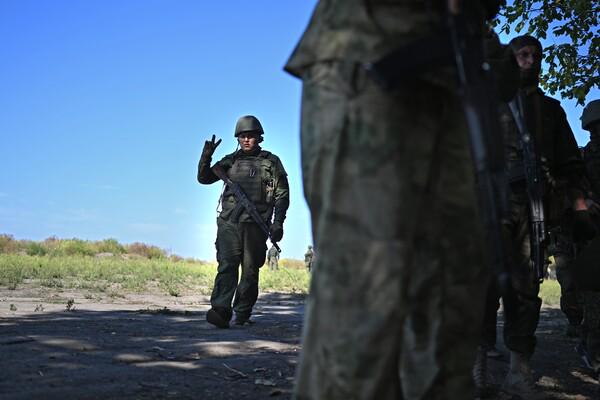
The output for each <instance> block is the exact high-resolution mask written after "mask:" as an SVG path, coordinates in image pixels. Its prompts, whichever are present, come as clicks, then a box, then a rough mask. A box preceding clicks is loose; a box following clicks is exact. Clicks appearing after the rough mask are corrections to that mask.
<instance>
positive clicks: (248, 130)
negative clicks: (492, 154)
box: [198, 115, 289, 328]
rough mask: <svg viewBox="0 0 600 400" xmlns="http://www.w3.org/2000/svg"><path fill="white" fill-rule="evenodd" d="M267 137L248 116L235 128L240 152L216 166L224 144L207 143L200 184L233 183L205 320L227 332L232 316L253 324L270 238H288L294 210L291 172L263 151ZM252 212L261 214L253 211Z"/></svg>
mask: <svg viewBox="0 0 600 400" xmlns="http://www.w3.org/2000/svg"><path fill="white" fill-rule="evenodd" d="M263 134H264V132H263V128H262V126H261V124H260V122H259V121H258V119H257V118H256V117H254V116H251V115H246V116H243V117H241V118H240V119H239V120H238V121H237V124H236V126H235V137H236V138H237V141H238V145H239V150H237V151H235V152H233V153H231V154H228V155H226V156H225V157H223V158H222V159H221V160H220V161H218V162H217V163H215V164H214V165H213V166H212V167H211V160H212V155H213V153H214V152H215V149H216V148H217V146H218V145H219V144H220V143H221V140H220V139H219V140H218V141H216V142H215V136H214V135H213V137H212V139H211V140H207V141H206V142H205V144H204V149H203V150H202V156H201V157H200V162H199V164H198V182H200V183H202V184H212V183H215V182H217V181H218V180H219V179H220V178H221V179H222V180H226V181H228V183H227V184H226V185H225V188H224V190H223V193H222V195H221V198H220V203H221V211H220V213H219V215H218V218H217V240H216V243H215V245H216V248H217V262H218V269H217V276H216V277H215V284H214V288H213V291H212V295H211V298H210V303H211V309H210V310H209V311H208V312H207V314H206V320H207V321H208V322H209V323H211V324H213V325H215V326H217V327H218V328H228V327H229V322H230V320H231V318H232V315H233V313H235V320H234V323H235V324H236V325H243V324H245V323H251V321H250V315H251V314H252V308H253V306H254V304H255V303H256V299H257V297H258V277H259V268H260V267H261V266H262V265H263V264H264V263H265V254H266V251H267V245H266V241H267V238H268V237H270V239H271V241H272V242H273V243H275V242H278V241H279V240H281V238H282V237H283V222H284V220H285V216H286V212H287V209H288V206H289V188H288V181H287V174H286V172H285V169H284V168H283V165H282V163H281V161H280V160H279V158H278V157H277V156H276V155H275V154H273V153H270V152H268V151H265V150H263V149H262V148H261V147H260V145H259V144H260V143H261V142H262V141H263ZM223 174H225V175H223ZM219 175H221V176H219ZM236 188H238V189H241V191H242V192H243V194H245V197H246V198H247V200H249V206H246V205H244V204H245V203H244V202H243V201H242V200H240V199H239V198H238V195H237V193H236V192H235V190H234V189H236ZM252 208H253V209H255V211H257V212H255V213H251V212H250V211H249V209H252ZM257 219H258V220H257ZM240 265H241V277H240V276H239V275H240V274H239V267H240ZM238 277H239V282H238ZM234 296H235V297H234ZM232 300H233V303H232Z"/></svg>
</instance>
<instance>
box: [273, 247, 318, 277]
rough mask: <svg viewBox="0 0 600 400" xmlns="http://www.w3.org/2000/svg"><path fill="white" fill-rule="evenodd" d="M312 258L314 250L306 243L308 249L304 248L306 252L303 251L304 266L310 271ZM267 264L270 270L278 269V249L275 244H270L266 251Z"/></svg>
mask: <svg viewBox="0 0 600 400" xmlns="http://www.w3.org/2000/svg"><path fill="white" fill-rule="evenodd" d="M314 258H315V251H314V250H313V247H312V246H311V245H308V249H307V250H306V253H304V268H306V270H307V271H308V272H311V270H312V266H313V263H314ZM267 264H269V269H270V270H271V271H275V270H277V269H279V250H277V248H276V247H275V246H271V247H270V248H269V251H268V252H267Z"/></svg>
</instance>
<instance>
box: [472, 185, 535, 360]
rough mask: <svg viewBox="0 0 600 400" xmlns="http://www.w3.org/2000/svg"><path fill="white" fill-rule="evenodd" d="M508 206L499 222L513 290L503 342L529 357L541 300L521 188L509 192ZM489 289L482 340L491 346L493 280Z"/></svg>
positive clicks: (494, 307)
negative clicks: (504, 216)
mask: <svg viewBox="0 0 600 400" xmlns="http://www.w3.org/2000/svg"><path fill="white" fill-rule="evenodd" d="M508 206H509V213H508V216H507V217H506V218H505V219H504V220H503V221H502V230H503V231H502V235H503V239H504V245H505V254H506V255H507V258H508V269H509V274H510V279H511V285H512V289H513V291H514V299H513V302H514V304H512V307H511V310H512V312H511V313H508V312H507V308H506V307H505V308H504V311H505V314H504V344H505V345H506V347H508V348H509V349H510V350H512V351H516V352H519V353H522V354H526V355H529V356H530V355H531V354H533V352H534V349H535V345H536V338H535V331H536V329H537V325H538V322H539V318H540V308H541V306H542V300H541V299H540V298H539V297H538V293H539V291H540V285H539V283H538V281H537V278H536V275H535V271H534V270H533V268H532V267H531V261H530V254H531V243H530V236H529V206H528V199H527V194H526V193H525V190H524V187H521V188H520V189H518V190H513V191H511V193H510V196H509V205H508ZM488 290H489V292H488V295H487V301H486V310H485V313H486V314H485V318H484V321H485V324H484V332H483V341H484V343H485V344H488V345H492V344H493V343H495V336H496V324H495V321H496V313H497V311H498V305H499V303H498V299H499V298H500V292H499V291H498V288H497V287H496V285H495V282H493V281H492V282H491V283H490V286H489V288H488ZM492 339H493V342H492Z"/></svg>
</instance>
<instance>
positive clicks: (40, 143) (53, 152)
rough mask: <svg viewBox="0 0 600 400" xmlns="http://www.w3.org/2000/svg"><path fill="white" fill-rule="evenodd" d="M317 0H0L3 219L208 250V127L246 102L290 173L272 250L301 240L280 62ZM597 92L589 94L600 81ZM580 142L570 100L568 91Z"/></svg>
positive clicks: (295, 119)
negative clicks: (200, 175)
mask: <svg viewBox="0 0 600 400" xmlns="http://www.w3.org/2000/svg"><path fill="white" fill-rule="evenodd" d="M315 4H316V0H290V1H282V0H256V1H243V0H236V1H222V2H216V1H192V0H177V1H166V0H160V1H159V0H119V1H117V0H102V1H99V0H94V1H92V0H90V1H72V0H70V1H66V0H3V1H1V2H0V59H1V60H2V62H1V63H0V163H1V167H2V173H1V174H0V233H8V234H12V235H14V236H15V237H16V238H17V239H33V240H41V239H44V238H46V237H48V236H52V235H56V236H58V237H60V238H71V237H77V238H82V239H88V240H100V239H104V238H116V239H117V240H119V241H120V242H123V243H131V242H135V241H141V242H146V243H150V244H155V245H158V246H160V247H162V248H165V249H168V250H170V251H172V252H173V253H176V254H180V255H183V256H192V257H197V258H201V259H206V260H212V259H214V257H215V250H214V241H215V235H216V224H215V218H216V213H215V208H216V205H217V199H218V197H219V193H220V190H221V186H220V185H219V184H218V183H216V184H213V185H211V186H205V185H199V184H198V183H197V182H196V168H197V162H198V158H199V155H200V152H201V149H202V146H203V143H204V140H205V139H207V138H208V137H209V136H210V135H212V134H213V133H214V134H216V135H217V136H218V137H220V138H222V139H223V143H222V144H221V146H219V148H218V149H217V153H216V154H215V158H220V157H222V156H224V155H225V154H227V153H229V152H231V151H233V150H234V149H235V140H234V137H233V129H234V125H235V122H236V120H237V118H238V117H239V116H241V115H244V114H254V115H256V116H257V117H258V118H259V119H260V120H261V122H262V124H263V126H264V128H265V141H264V143H263V146H264V148H265V149H267V150H270V151H272V152H274V153H275V154H278V155H279V156H280V157H281V159H282V160H283V162H284V165H285V167H286V169H287V171H288V173H289V180H290V184H291V207H290V210H289V212H288V220H287V221H286V224H285V236H284V239H283V241H282V243H281V247H282V248H283V251H284V253H283V254H282V256H283V257H292V258H300V257H301V256H302V255H303V254H304V251H305V250H306V246H307V245H308V244H310V243H311V234H310V223H309V214H308V210H307V207H306V203H305V201H304V198H303V196H302V185H301V176H300V168H299V166H300V152H299V114H300V88H301V87H300V82H299V81H298V80H296V79H294V78H292V77H291V76H289V75H287V74H286V73H284V72H283V70H282V67H283V65H284V63H285V61H286V59H287V57H288V56H289V54H290V53H291V51H292V50H293V48H294V46H295V44H296V42H297V41H298V39H299V37H300V35H301V33H302V32H303V30H304V28H305V26H306V24H307V22H308V19H309V17H310V13H311V11H312V9H313V8H314V5H315ZM596 97H597V96H596ZM563 104H564V105H565V108H566V109H567V111H568V113H569V120H570V122H571V124H572V127H573V129H574V130H575V132H576V134H577V138H578V141H579V143H580V144H584V143H585V142H586V141H587V134H585V133H584V132H583V131H582V130H581V127H580V123H579V119H578V118H579V115H580V114H581V108H575V107H574V104H573V102H563Z"/></svg>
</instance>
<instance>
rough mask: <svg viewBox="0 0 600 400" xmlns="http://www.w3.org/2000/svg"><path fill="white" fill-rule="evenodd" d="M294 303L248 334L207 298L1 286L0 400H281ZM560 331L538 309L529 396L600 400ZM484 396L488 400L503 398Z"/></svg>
mask: <svg viewBox="0 0 600 400" xmlns="http://www.w3.org/2000/svg"><path fill="white" fill-rule="evenodd" d="M71 299H72V301H70V300H71ZM303 303H304V298H303V297H301V296H294V295H287V294H262V295H261V296H260V298H259V301H258V303H257V305H256V308H255V314H254V317H253V318H254V320H255V322H256V323H255V324H254V325H250V326H244V327H232V328H231V329H226V330H219V329H216V328H214V327H212V326H210V325H209V324H207V323H206V322H205V320H204V313H205V312H206V310H207V309H208V298H207V297H205V296H182V297H171V296H164V295H152V294H144V295H126V296H124V297H117V298H115V297H107V296H105V297H102V296H99V295H90V294H87V293H84V292H78V291H58V290H52V291H50V290H47V289H27V288H19V289H17V290H6V289H2V288H0V360H1V362H2V364H1V368H0V398H1V399H3V400H9V399H10V400H13V399H28V400H30V399H169V398H173V399H240V398H241V399H272V398H275V399H289V398H290V397H291V390H292V386H293V382H294V369H295V366H296V363H297V361H298V354H299V351H300V331H301V325H302V318H303V311H304V308H303ZM564 329H565V319H564V318H563V316H562V314H561V312H560V310H558V309H556V308H551V307H545V308H544V309H543V313H542V317H541V322H540V326H539V328H538V339H539V347H538V351H537V353H536V355H535V357H534V359H533V365H534V368H535V373H536V378H537V379H538V386H539V387H540V388H541V389H542V390H543V391H544V393H545V394H546V395H547V398H548V399H577V400H584V399H600V396H599V395H598V392H597V388H598V384H597V382H596V381H595V380H593V379H592V377H591V376H590V375H589V373H588V371H587V370H585V369H584V368H583V367H582V365H581V362H580V360H579V359H578V357H577V356H576V354H575V352H574V350H573V348H574V346H575V344H576V341H575V340H574V339H569V338H567V337H565V336H564V335H563V332H564ZM499 337H501V335H499ZM499 349H500V350H501V351H502V352H503V353H505V354H504V358H503V359H501V360H490V366H491V373H492V376H493V381H494V382H496V383H499V382H500V381H501V377H502V374H503V373H504V372H505V371H506V370H507V368H508V356H507V354H506V350H505V349H504V348H503V347H502V345H501V344H500V345H499ZM493 388H494V390H493V393H492V395H491V397H490V399H494V400H506V399H510V397H509V396H506V395H504V394H503V393H502V392H500V391H499V390H498V389H497V387H496V386H493Z"/></svg>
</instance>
